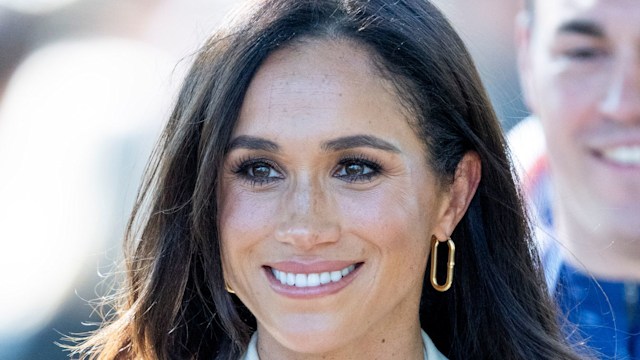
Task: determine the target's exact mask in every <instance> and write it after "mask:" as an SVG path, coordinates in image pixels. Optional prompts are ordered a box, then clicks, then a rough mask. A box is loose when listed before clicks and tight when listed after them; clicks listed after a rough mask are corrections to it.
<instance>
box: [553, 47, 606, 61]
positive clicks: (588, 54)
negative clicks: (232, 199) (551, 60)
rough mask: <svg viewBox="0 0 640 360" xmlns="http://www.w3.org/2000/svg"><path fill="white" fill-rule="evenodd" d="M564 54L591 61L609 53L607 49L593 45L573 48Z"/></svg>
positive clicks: (572, 58) (579, 59)
mask: <svg viewBox="0 0 640 360" xmlns="http://www.w3.org/2000/svg"><path fill="white" fill-rule="evenodd" d="M563 54H564V56H565V57H567V58H569V59H571V60H577V61H589V60H595V59H598V58H600V57H603V56H605V55H606V54H607V53H606V51H605V50H602V49H599V48H593V47H580V48H573V49H569V50H566V51H564V52H563Z"/></svg>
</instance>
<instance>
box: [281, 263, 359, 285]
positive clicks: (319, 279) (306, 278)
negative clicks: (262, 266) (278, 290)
mask: <svg viewBox="0 0 640 360" xmlns="http://www.w3.org/2000/svg"><path fill="white" fill-rule="evenodd" d="M355 268H356V266H355V265H350V266H348V267H346V268H344V269H342V270H338V271H331V272H328V271H327V272H323V273H310V274H294V273H288V272H284V271H280V270H276V269H274V268H271V272H272V273H273V276H275V278H276V279H278V281H280V283H282V284H283V285H285V284H286V285H289V286H296V287H316V286H320V285H325V284H328V283H330V282H332V281H333V282H338V281H340V280H341V279H342V278H343V277H344V276H347V275H349V273H351V272H352V271H353V270H355Z"/></svg>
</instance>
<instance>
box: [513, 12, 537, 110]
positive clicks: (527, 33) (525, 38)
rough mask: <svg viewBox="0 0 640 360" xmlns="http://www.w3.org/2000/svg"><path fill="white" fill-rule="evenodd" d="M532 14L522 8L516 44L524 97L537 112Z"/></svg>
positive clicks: (518, 16)
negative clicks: (533, 68)
mask: <svg viewBox="0 0 640 360" xmlns="http://www.w3.org/2000/svg"><path fill="white" fill-rule="evenodd" d="M532 16H533V15H532V14H531V13H530V12H529V11H527V10H521V11H520V12H519V13H518V15H517V16H516V21H515V31H514V34H515V44H516V51H517V57H518V58H517V59H518V72H519V74H520V88H521V89H522V93H523V98H524V100H525V102H526V104H527V106H528V107H529V109H530V110H531V111H532V112H535V107H536V106H535V98H534V96H533V94H534V92H533V82H532V79H533V74H532V59H531V56H532V54H533V53H532V51H531V41H532V36H533V34H532V32H533V20H534V19H533V18H532Z"/></svg>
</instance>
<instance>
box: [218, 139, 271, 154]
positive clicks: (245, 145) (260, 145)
mask: <svg viewBox="0 0 640 360" xmlns="http://www.w3.org/2000/svg"><path fill="white" fill-rule="evenodd" d="M240 148H242V149H247V150H263V151H271V152H278V151H279V150H280V147H279V146H278V144H276V143H274V142H273V141H269V140H266V139H263V138H259V137H255V136H248V135H240V136H238V137H236V138H234V139H233V140H231V142H230V143H229V145H228V146H227V149H226V152H227V153H228V152H230V151H231V150H235V149H240Z"/></svg>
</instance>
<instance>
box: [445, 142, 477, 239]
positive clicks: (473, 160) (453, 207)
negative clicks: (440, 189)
mask: <svg viewBox="0 0 640 360" xmlns="http://www.w3.org/2000/svg"><path fill="white" fill-rule="evenodd" d="M481 176H482V161H481V160H480V156H479V155H478V153H476V152H475V151H468V152H467V153H466V154H465V155H464V156H463V157H462V159H461V160H460V162H459V163H458V167H457V168H456V173H455V175H454V179H453V183H452V184H450V185H449V189H448V196H447V201H446V207H445V209H444V213H443V215H442V217H441V218H440V222H439V223H438V225H437V226H436V229H435V231H434V235H435V237H436V238H437V239H438V240H440V241H444V240H446V239H447V238H449V236H451V233H452V232H453V229H455V227H456V226H457V225H458V223H459V222H460V220H461V219H462V217H463V216H464V214H465V213H466V212H467V209H468V208H469V204H470V203H471V199H473V195H475V193H476V190H477V189H478V184H479V183H480V178H481Z"/></svg>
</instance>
